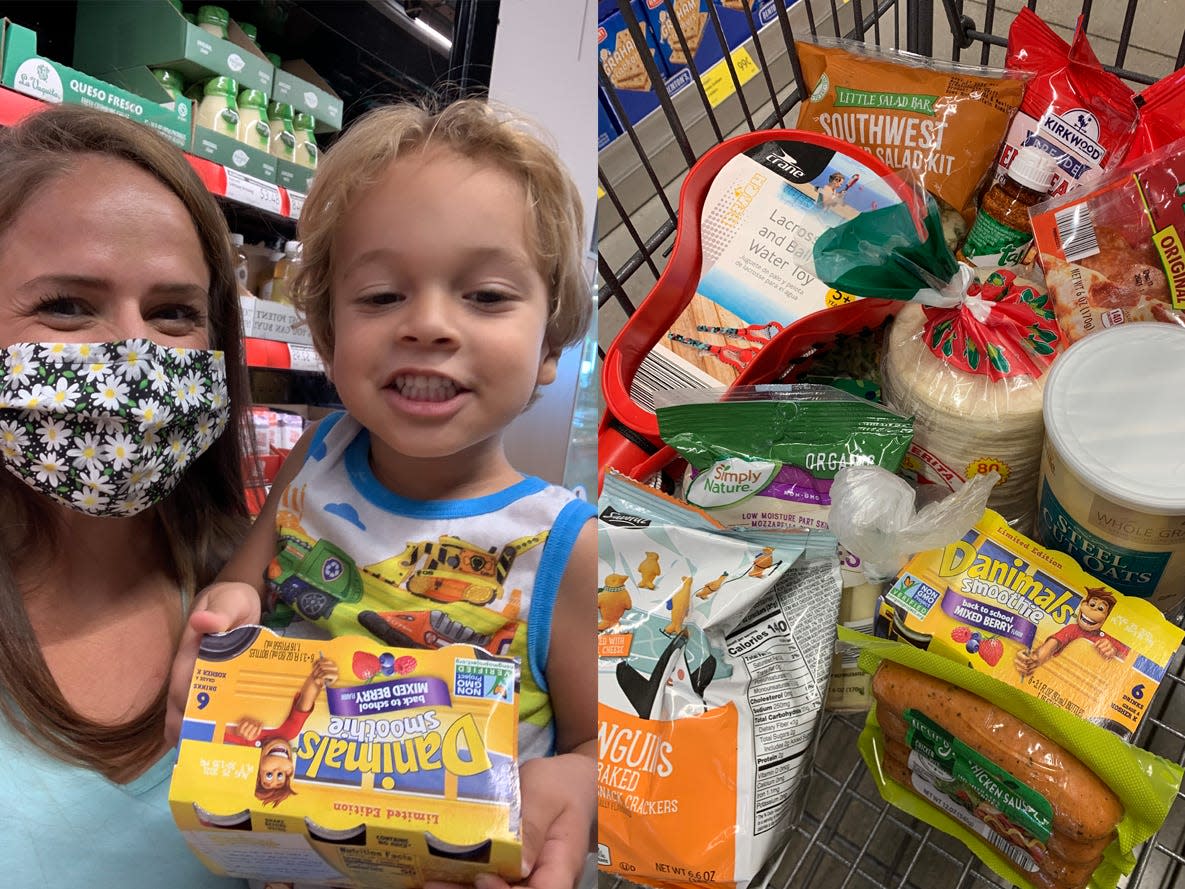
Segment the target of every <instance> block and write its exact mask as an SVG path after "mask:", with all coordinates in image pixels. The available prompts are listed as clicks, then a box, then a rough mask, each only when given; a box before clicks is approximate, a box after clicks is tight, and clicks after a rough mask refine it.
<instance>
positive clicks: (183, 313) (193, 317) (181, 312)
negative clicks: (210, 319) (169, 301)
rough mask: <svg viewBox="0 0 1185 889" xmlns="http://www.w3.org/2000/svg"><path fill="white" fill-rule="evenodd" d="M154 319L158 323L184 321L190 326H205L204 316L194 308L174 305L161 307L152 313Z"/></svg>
mask: <svg viewBox="0 0 1185 889" xmlns="http://www.w3.org/2000/svg"><path fill="white" fill-rule="evenodd" d="M152 317H153V318H154V319H157V320H160V321H185V322H189V323H192V324H205V323H206V315H205V313H204V312H202V311H201V310H200V309H197V308H195V307H194V306H187V305H175V306H161V307H160V308H158V309H156V310H155V311H154V312H153V313H152Z"/></svg>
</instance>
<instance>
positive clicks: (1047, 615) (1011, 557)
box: [875, 509, 1185, 738]
mask: <svg viewBox="0 0 1185 889" xmlns="http://www.w3.org/2000/svg"><path fill="white" fill-rule="evenodd" d="M875 630H876V635H878V636H883V637H888V638H891V639H897V640H899V641H902V642H908V643H910V644H912V645H914V646H916V647H917V648H922V649H926V650H929V651H932V652H935V653H937V654H941V655H944V656H946V657H949V658H951V659H953V660H956V661H959V662H961V663H964V664H966V665H967V666H969V667H971V668H973V669H975V670H977V671H979V672H981V673H987V674H988V675H990V676H992V677H993V678H995V679H998V680H999V681H1001V682H1003V683H1005V684H1007V685H1010V686H1012V687H1014V688H1020V689H1021V690H1023V691H1025V692H1027V693H1029V694H1031V695H1033V696H1034V697H1036V698H1038V699H1040V700H1042V701H1045V702H1047V703H1050V704H1053V705H1055V706H1057V707H1060V708H1062V709H1064V710H1068V711H1069V712H1071V713H1073V714H1074V715H1076V716H1079V717H1082V718H1084V719H1086V720H1088V721H1090V722H1092V723H1095V724H1096V725H1099V726H1102V727H1103V728H1106V729H1108V730H1110V731H1112V732H1114V733H1115V734H1117V735H1119V736H1120V737H1122V738H1129V737H1130V736H1131V735H1132V734H1133V733H1134V732H1135V730H1136V728H1137V727H1138V726H1139V724H1140V720H1141V719H1142V717H1143V716H1144V713H1145V711H1146V709H1147V707H1148V705H1149V703H1151V701H1152V698H1153V696H1154V694H1155V692H1156V689H1157V687H1158V686H1159V685H1160V681H1161V679H1163V677H1164V674H1165V670H1166V669H1167V667H1168V663H1169V659H1170V658H1171V657H1172V655H1173V653H1174V652H1175V651H1176V650H1177V648H1178V646H1180V644H1181V640H1182V637H1183V635H1185V631H1182V629H1181V628H1180V627H1177V626H1175V625H1174V624H1172V623H1171V622H1169V621H1168V620H1167V619H1165V617H1164V615H1163V614H1161V612H1160V611H1159V610H1158V609H1157V608H1156V607H1155V606H1154V605H1152V604H1151V603H1149V602H1147V601H1145V600H1143V599H1140V598H1138V597H1136V596H1125V595H1123V594H1122V593H1120V592H1117V591H1116V590H1115V589H1113V588H1112V587H1109V586H1107V585H1106V584H1104V583H1103V582H1102V581H1100V580H1098V579H1096V578H1094V577H1092V576H1091V575H1089V574H1087V573H1086V572H1085V571H1083V570H1082V569H1081V568H1080V567H1079V566H1078V563H1076V562H1075V561H1074V560H1073V559H1071V558H1070V557H1069V556H1067V555H1065V554H1064V553H1060V552H1053V551H1049V550H1046V549H1044V548H1042V547H1041V546H1040V545H1038V544H1037V543H1035V542H1033V541H1032V540H1030V539H1029V538H1027V537H1025V536H1023V535H1021V534H1020V533H1018V532H1017V531H1015V530H1013V529H1012V528H1011V527H1010V526H1009V525H1008V524H1007V523H1006V522H1005V521H1004V520H1003V518H1002V517H1001V516H1000V515H999V514H998V513H996V512H993V511H992V510H990V509H989V510H987V511H986V512H985V513H984V515H983V518H981V519H980V520H979V522H977V523H976V525H975V526H974V527H973V528H972V529H971V530H970V531H969V532H967V534H966V535H964V536H963V538H962V539H960V540H957V541H955V542H954V543H951V544H949V545H948V546H944V547H942V548H941V549H933V550H928V551H926V552H923V553H919V554H918V555H916V556H915V557H914V558H913V559H911V560H910V561H909V562H908V563H907V564H906V566H905V568H904V569H903V570H902V571H901V573H900V575H899V576H898V578H897V580H896V582H895V583H894V584H893V585H892V586H891V587H890V588H889V589H888V590H887V591H886V592H885V594H884V596H883V597H882V598H881V601H880V604H879V608H878V615H877V619H876V627H875Z"/></svg>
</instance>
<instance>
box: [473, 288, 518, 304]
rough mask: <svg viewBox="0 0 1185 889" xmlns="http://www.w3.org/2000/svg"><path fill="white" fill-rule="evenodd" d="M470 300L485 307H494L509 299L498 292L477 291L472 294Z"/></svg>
mask: <svg viewBox="0 0 1185 889" xmlns="http://www.w3.org/2000/svg"><path fill="white" fill-rule="evenodd" d="M468 298H469V299H470V300H472V301H473V302H475V303H478V304H479V305H483V306H494V305H497V304H498V303H502V302H505V301H506V300H507V299H509V297H508V296H507V295H506V294H505V293H499V292H498V291H496V290H476V291H474V292H473V293H470V294H469V297H468Z"/></svg>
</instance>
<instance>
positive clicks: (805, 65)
mask: <svg viewBox="0 0 1185 889" xmlns="http://www.w3.org/2000/svg"><path fill="white" fill-rule="evenodd" d="M796 46H797V49H798V57H799V59H800V60H801V62H802V75H803V78H804V79H805V81H806V87H807V89H808V90H809V91H810V92H809V95H808V96H807V98H806V100H805V101H804V102H803V103H802V107H801V111H800V112H799V116H798V124H797V126H798V128H799V129H802V130H814V131H815V132H821V133H826V134H827V135H829V136H833V137H835V138H837V139H842V140H844V141H846V142H851V143H852V144H854V145H857V146H859V147H860V148H863V149H864V150H866V151H868V152H871V153H872V154H873V155H875V156H876V157H877V158H879V159H880V160H882V161H883V162H884V163H885V164H887V165H888V166H889V167H891V168H892V169H894V170H909V171H911V172H912V173H913V175H914V176H916V177H917V179H918V180H919V181H920V182H922V183H923V184H924V185H925V188H926V190H927V191H928V192H930V194H932V195H933V196H934V197H936V198H938V199H939V200H940V201H942V202H943V203H944V204H945V205H946V206H947V207H950V208H952V209H953V210H955V211H957V212H958V213H959V214H960V215H961V216H962V218H963V220H964V222H965V223H966V224H968V225H970V223H971V221H972V220H973V219H974V218H975V203H976V197H977V195H978V194H979V190H980V186H981V185H982V184H983V182H984V179H985V178H986V177H987V175H988V173H989V171H990V170H991V168H992V164H993V163H994V162H995V160H996V153H997V151H998V149H999V147H1000V142H1001V141H1002V140H1003V138H1004V134H1005V133H1006V132H1008V125H1009V123H1010V122H1011V121H1012V117H1013V115H1014V114H1015V113H1016V110H1017V108H1018V107H1019V106H1020V102H1021V96H1022V95H1023V93H1024V88H1025V80H1026V78H1027V77H1028V75H1027V74H1026V73H1024V72H1008V71H1001V70H998V69H994V68H983V67H978V66H970V65H956V64H954V63H950V62H940V61H936V60H934V59H930V58H926V57H924V56H917V55H913V54H911V53H904V52H899V51H896V50H888V49H877V48H875V47H868V46H866V45H864V44H863V43H855V42H852V41H837V40H827V39H825V38H815V39H814V40H813V41H810V42H808V41H803V40H800V41H798V42H797V44H796Z"/></svg>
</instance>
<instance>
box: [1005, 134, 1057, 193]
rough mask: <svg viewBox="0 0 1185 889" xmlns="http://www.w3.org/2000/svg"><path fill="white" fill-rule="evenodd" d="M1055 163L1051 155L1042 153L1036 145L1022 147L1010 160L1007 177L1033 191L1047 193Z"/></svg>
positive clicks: (1055, 166) (1055, 168) (1055, 167)
mask: <svg viewBox="0 0 1185 889" xmlns="http://www.w3.org/2000/svg"><path fill="white" fill-rule="evenodd" d="M1056 170H1057V161H1056V160H1055V159H1054V157H1053V155H1051V154H1049V153H1047V152H1045V151H1042V150H1041V149H1040V148H1038V147H1037V146H1036V145H1022V146H1021V147H1020V149H1019V150H1018V151H1017V152H1016V157H1014V158H1013V159H1012V166H1010V167H1009V168H1008V175H1009V176H1011V177H1012V178H1013V179H1015V180H1016V181H1017V182H1019V183H1020V184H1021V185H1023V186H1024V187H1025V188H1031V189H1033V191H1041V192H1045V191H1049V186H1050V184H1051V183H1052V182H1053V174H1054V172H1055V171H1056Z"/></svg>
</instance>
